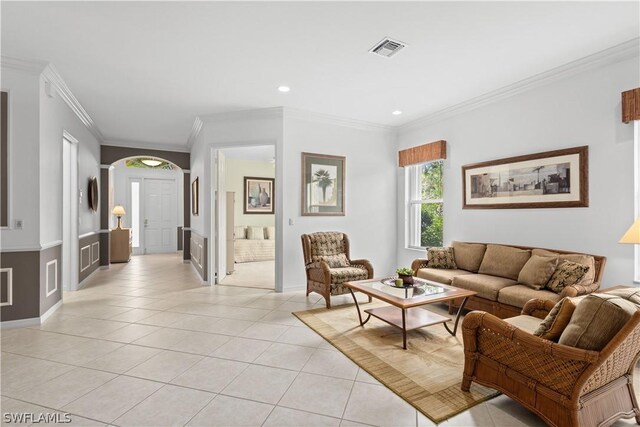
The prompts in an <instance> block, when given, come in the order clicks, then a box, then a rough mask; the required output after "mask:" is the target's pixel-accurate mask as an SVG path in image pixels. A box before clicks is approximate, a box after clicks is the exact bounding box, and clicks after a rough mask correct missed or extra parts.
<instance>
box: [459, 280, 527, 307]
mask: <svg viewBox="0 0 640 427" xmlns="http://www.w3.org/2000/svg"><path fill="white" fill-rule="evenodd" d="M451 283H452V284H453V286H455V287H456V288H462V289H467V290H470V291H475V292H476V294H477V296H479V297H480V298H485V299H488V300H490V301H497V300H498V292H500V290H501V289H504V288H506V287H507V286H512V285H515V284H516V283H517V282H516V281H515V280H511V279H505V278H504V277H496V276H488V275H486V274H468V275H467V274H465V275H463V276H456V277H454V278H453V280H452V281H451ZM524 287H525V288H526V286H524Z"/></svg>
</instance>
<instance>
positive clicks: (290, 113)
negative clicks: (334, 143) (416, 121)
mask: <svg viewBox="0 0 640 427" xmlns="http://www.w3.org/2000/svg"><path fill="white" fill-rule="evenodd" d="M282 108H283V110H284V117H285V118H292V119H299V120H307V121H311V122H316V123H324V124H332V125H338V126H344V127H349V128H353V129H359V130H373V131H385V132H394V131H395V130H396V127H395V126H390V125H383V124H379V123H372V122H367V121H364V120H357V119H349V118H346V117H340V116H333V115H331V114H324V113H316V112H313V111H307V110H300V109H297V108H289V107H282Z"/></svg>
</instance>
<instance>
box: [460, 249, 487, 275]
mask: <svg viewBox="0 0 640 427" xmlns="http://www.w3.org/2000/svg"><path fill="white" fill-rule="evenodd" d="M451 246H452V247H453V256H454V258H455V260H456V265H457V266H458V268H459V269H461V270H467V271H471V272H472V273H477V272H478V269H479V268H480V264H481V263H482V257H484V253H485V251H486V250H487V245H484V244H482V243H463V242H453V243H452V244H451Z"/></svg>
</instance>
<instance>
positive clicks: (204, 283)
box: [188, 260, 211, 286]
mask: <svg viewBox="0 0 640 427" xmlns="http://www.w3.org/2000/svg"><path fill="white" fill-rule="evenodd" d="M188 262H189V264H191V268H192V269H193V271H194V272H195V273H196V276H198V279H200V284H201V285H202V286H211V285H210V283H209V281H207V280H203V279H202V276H201V275H200V272H199V271H198V269H197V268H196V266H195V265H193V262H191V260H189V261H188Z"/></svg>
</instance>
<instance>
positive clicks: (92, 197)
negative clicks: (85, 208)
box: [87, 176, 100, 212]
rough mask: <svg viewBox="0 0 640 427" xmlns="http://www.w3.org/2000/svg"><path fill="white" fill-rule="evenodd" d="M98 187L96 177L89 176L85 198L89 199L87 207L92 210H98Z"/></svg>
mask: <svg viewBox="0 0 640 427" xmlns="http://www.w3.org/2000/svg"><path fill="white" fill-rule="evenodd" d="M99 191H100V190H99V187H98V178H97V177H95V176H92V177H91V178H89V188H88V190H87V196H88V197H87V199H88V201H89V209H91V210H92V211H93V212H97V211H98V203H99V198H100V197H99Z"/></svg>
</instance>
